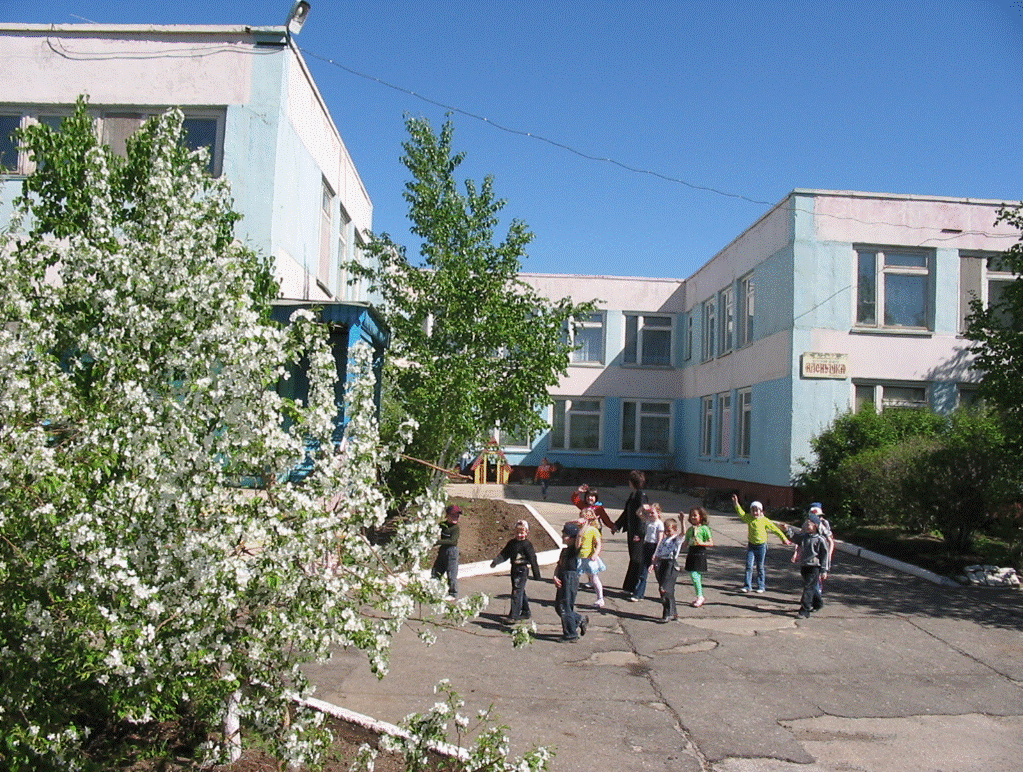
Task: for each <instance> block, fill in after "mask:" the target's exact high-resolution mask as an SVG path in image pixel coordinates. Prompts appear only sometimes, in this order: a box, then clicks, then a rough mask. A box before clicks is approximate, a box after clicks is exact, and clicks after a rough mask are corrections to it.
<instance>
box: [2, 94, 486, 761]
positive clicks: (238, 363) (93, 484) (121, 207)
mask: <svg viewBox="0 0 1023 772" xmlns="http://www.w3.org/2000/svg"><path fill="white" fill-rule="evenodd" d="M181 122H182V116H181V114H180V112H177V111H171V112H169V113H168V114H166V115H165V116H162V117H160V118H159V119H154V120H153V121H151V122H149V123H148V124H147V125H146V126H145V127H143V128H142V129H141V130H140V132H139V133H138V134H136V136H135V137H134V138H133V139H132V140H131V141H130V143H129V146H128V152H127V158H125V159H121V158H118V157H115V156H113V155H112V154H111V153H110V151H109V149H108V148H106V147H104V146H102V145H100V144H99V143H98V141H97V138H96V134H95V131H94V129H93V127H92V123H91V120H90V118H89V116H88V112H87V109H86V106H85V104H84V102H81V103H80V104H79V107H78V110H77V111H76V112H75V114H74V115H73V116H71V117H69V118H67V119H66V120H65V121H64V123H63V125H62V127H61V130H60V131H59V132H55V131H53V130H51V129H50V128H48V127H45V126H38V127H33V128H30V129H28V130H26V132H25V133H24V135H23V137H22V140H23V142H24V144H25V145H26V146H27V147H28V148H29V150H30V153H31V155H32V157H33V159H34V161H35V163H36V166H37V171H36V172H35V173H34V174H33V175H31V176H30V177H29V178H28V179H27V180H26V182H25V186H24V194H23V195H22V196H21V197H20V198H19V199H18V200H17V201H16V202H15V210H16V213H15V216H14V220H13V222H12V226H11V228H10V229H9V230H8V231H7V232H5V233H3V234H0V272H2V275H0V314H2V325H0V378H2V380H3V384H2V388H0V597H2V599H3V602H2V605H0V687H2V688H0V738H2V739H0V767H5V768H9V769H29V768H31V769H61V770H66V769H89V768H93V767H101V766H102V762H100V761H96V759H97V758H98V754H99V751H98V750H97V749H96V748H95V743H96V738H97V737H99V736H104V737H107V738H109V737H110V736H111V732H110V731H109V730H110V728H111V727H114V726H118V725H122V724H124V723H125V722H133V723H144V722H150V721H158V720H180V719H181V718H182V717H183V716H184V717H187V718H188V719H190V720H191V721H193V722H194V724H195V725H196V726H197V727H198V728H199V731H201V732H205V731H206V730H207V729H208V728H215V727H219V726H221V725H223V726H225V727H226V731H225V732H224V733H222V734H219V735H218V734H213V735H211V736H213V737H215V738H216V742H212V743H211V744H210V745H211V747H210V750H211V751H213V752H217V751H218V750H219V751H220V752H224V751H225V749H228V750H229V749H230V748H232V747H237V737H235V736H233V735H234V733H235V731H236V730H235V727H236V726H237V725H238V723H240V724H241V726H242V727H243V729H244V730H245V731H247V732H251V733H253V734H256V735H259V736H262V737H263V738H265V739H266V740H267V741H268V742H269V745H270V747H271V748H272V749H273V750H274V751H275V752H276V753H277V754H278V755H279V756H280V757H281V758H283V759H287V760H291V761H296V760H299V759H303V758H308V757H310V756H314V755H315V753H316V751H317V750H319V749H320V748H322V747H323V746H324V743H325V742H326V740H327V738H325V737H324V733H322V732H317V731H313V730H312V729H311V726H312V725H314V724H315V723H316V720H315V718H313V717H311V715H310V714H307V713H305V712H303V711H302V710H296V709H295V707H294V705H295V702H294V698H295V697H297V696H301V695H302V694H304V693H306V692H307V691H308V684H307V682H306V679H305V677H304V676H303V675H302V672H301V670H300V668H299V666H300V664H301V663H302V662H304V661H308V660H310V659H314V658H324V657H326V656H328V655H329V650H330V648H331V647H332V646H336V645H343V646H357V647H359V648H360V649H362V650H363V651H365V652H366V654H367V656H368V658H369V663H370V666H371V667H372V668H373V669H374V671H376V672H377V673H379V674H383V673H384V672H385V671H386V667H387V662H386V658H387V647H388V643H389V639H390V637H391V636H392V635H393V634H394V633H395V632H396V631H397V630H398V629H399V628H400V627H401V626H402V624H404V623H405V622H406V621H407V620H408V619H409V617H410V616H411V615H412V613H413V611H414V609H415V608H416V606H417V604H426V606H427V607H428V608H431V609H433V610H437V609H440V608H441V607H443V606H444V604H443V603H441V602H440V599H441V597H442V595H443V592H444V587H443V585H442V583H440V582H436V581H433V580H429V579H421V578H420V572H418V571H417V570H416V569H418V567H419V565H420V561H421V559H422V556H423V555H424V554H425V553H426V551H427V550H428V549H429V547H430V545H431V544H432V543H433V541H434V539H435V537H436V532H437V523H438V522H439V520H440V508H441V507H440V503H439V502H437V501H435V500H423V501H421V502H420V506H419V507H418V513H419V514H418V516H412V517H408V518H404V519H402V520H401V521H400V522H399V523H397V524H396V530H395V532H394V533H393V536H392V538H390V539H389V540H388V542H387V543H386V545H376V544H373V543H371V542H370V541H369V540H368V539H367V538H366V535H365V534H366V533H367V532H369V531H372V530H373V529H375V528H379V527H380V526H381V525H382V524H383V523H384V520H385V515H386V512H387V508H388V504H389V502H387V501H386V500H385V499H384V497H383V494H382V493H380V486H379V485H378V482H377V480H378V475H379V474H380V472H381V470H382V469H383V468H386V466H387V465H388V463H389V461H390V459H392V458H395V457H396V455H397V450H398V449H396V448H385V447H381V445H380V443H379V440H378V435H377V428H376V423H375V418H374V408H373V403H372V382H371V375H370V372H371V368H370V362H369V354H368V352H367V351H365V350H359V351H356V352H353V357H354V360H355V361H354V365H353V366H354V367H355V368H356V369H357V370H360V371H362V372H363V373H364V375H363V376H362V377H360V378H357V379H356V380H355V381H354V383H353V385H352V386H351V388H350V389H349V392H348V394H347V398H346V410H347V411H348V417H349V419H350V422H349V424H348V428H347V431H346V443H345V453H344V454H343V455H342V454H338V453H335V452H333V445H332V444H331V440H330V437H331V432H332V430H333V428H334V420H335V413H336V410H337V408H336V405H335V404H334V392H333V385H334V382H335V379H336V378H337V373H336V367H335V364H334V361H333V357H332V355H331V352H330V351H329V350H328V347H327V344H326V338H325V331H324V330H322V329H321V328H320V326H318V325H317V324H316V323H315V322H314V320H313V318H312V315H311V314H309V313H303V312H299V313H298V314H297V315H296V317H295V318H294V319H293V321H292V324H291V325H289V326H287V327H280V326H278V325H275V324H273V323H271V322H270V321H269V308H270V302H271V300H272V298H273V296H274V294H275V292H276V286H275V283H274V282H273V281H272V276H271V274H270V272H269V270H268V268H267V266H266V265H265V264H264V263H263V262H262V261H260V260H259V259H258V258H257V257H256V256H255V255H254V254H253V253H252V252H250V251H249V250H246V249H245V248H243V247H242V246H241V245H239V244H238V243H237V242H236V241H234V239H233V235H232V231H233V225H234V223H235V221H236V220H237V219H238V216H237V215H236V214H235V213H234V212H233V211H232V209H231V200H230V195H229V191H228V186H227V184H226V183H225V182H224V181H223V180H219V179H214V178H212V177H210V176H209V175H208V174H207V173H206V171H205V169H206V158H205V151H198V152H191V151H189V150H187V149H186V148H184V147H183V146H182V145H181V144H180V142H179V138H180V132H181ZM300 361H302V362H307V363H308V368H309V381H310V390H309V395H308V398H307V399H306V400H305V401H304V402H297V401H289V400H287V399H284V398H282V397H281V396H279V395H278V393H277V392H276V391H275V384H276V383H277V382H278V381H279V380H280V379H282V378H286V377H287V372H288V367H289V366H293V365H295V364H297V363H299V362H300ZM309 447H318V448H320V449H322V450H321V452H319V453H317V454H315V458H314V459H313V461H314V471H313V474H312V475H311V476H310V477H309V479H308V480H307V481H305V482H304V483H303V484H301V485H293V484H289V483H286V482H281V481H283V480H285V479H286V477H287V473H288V471H289V470H290V469H291V468H293V466H294V465H295V464H296V463H297V462H298V461H299V460H301V459H302V458H303V457H304V456H305V455H306V454H307V452H308V448H309ZM243 478H245V479H257V480H261V481H262V484H261V487H259V489H256V490H253V489H243V488H240V487H237V486H235V485H233V484H232V483H234V482H236V481H238V480H239V479H243ZM484 601H485V599H482V598H476V599H463V600H462V601H460V602H459V603H458V604H455V605H454V607H453V608H451V609H446V610H445V612H444V613H445V614H448V615H453V616H455V617H458V616H461V618H463V619H464V618H465V617H467V616H468V615H470V614H474V613H476V612H477V611H478V609H479V607H480V605H482V603H483V602H484ZM367 610H372V611H373V613H367Z"/></svg>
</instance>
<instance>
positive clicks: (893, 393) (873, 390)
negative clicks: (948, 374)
mask: <svg viewBox="0 0 1023 772" xmlns="http://www.w3.org/2000/svg"><path fill="white" fill-rule="evenodd" d="M855 392H856V393H855V403H856V404H855V406H856V412H857V413H858V412H859V411H860V410H862V409H864V408H865V407H866V406H867V405H871V406H872V407H873V408H874V409H875V410H877V411H878V412H881V411H882V410H895V409H912V408H923V407H927V406H928V402H927V386H925V385H921V384H912V385H902V384H881V383H857V384H856V385H855Z"/></svg>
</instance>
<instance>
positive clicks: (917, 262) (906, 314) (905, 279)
mask: <svg viewBox="0 0 1023 772" xmlns="http://www.w3.org/2000/svg"><path fill="white" fill-rule="evenodd" d="M856 255H857V278H856V324H858V325H860V326H863V327H902V328H909V329H928V324H929V319H930V303H929V301H928V296H929V288H930V258H929V256H928V254H927V253H926V252H909V251H897V250H889V251H881V250H874V249H859V250H857V251H856Z"/></svg>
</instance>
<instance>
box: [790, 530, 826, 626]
mask: <svg viewBox="0 0 1023 772" xmlns="http://www.w3.org/2000/svg"><path fill="white" fill-rule="evenodd" d="M820 525H821V519H820V518H819V517H818V516H817V515H814V514H809V515H807V516H806V521H805V522H804V523H803V529H802V530H801V531H800V530H797V529H796V528H793V527H792V526H789V528H788V530H789V532H790V533H791V534H792V540H793V541H794V542H795V543H796V551H795V552H794V553H792V562H793V563H796V564H798V565H799V573H800V575H801V576H802V577H803V594H802V596H801V597H800V600H799V613H798V614H796V616H797V617H798V618H799V619H807V618H808V617H809V616H810V613H811V612H813V611H820V610H821V608H823V607H824V599H823V598H822V597H821V591H820V580H821V579H827V578H828V569H830V568H831V561H830V559H829V556H828V542H827V540H826V539H825V538H824V537H823V536H822V535H821V534H820Z"/></svg>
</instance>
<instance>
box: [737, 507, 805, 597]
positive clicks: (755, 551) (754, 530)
mask: <svg viewBox="0 0 1023 772" xmlns="http://www.w3.org/2000/svg"><path fill="white" fill-rule="evenodd" d="M732 504H734V505H735V514H737V515H738V516H739V519H740V520H742V522H744V523H745V524H746V525H747V526H748V528H747V529H746V530H747V534H746V537H747V543H746V583H745V584H744V585H743V586H742V588H741V589H740V590H739V591H740V592H750V591H751V590H752V589H753V570H754V568H756V574H757V592H761V593H762V592H764V591H765V590H766V589H767V587H766V584H767V567H766V566H765V562H766V560H767V532H768V530H771V531H774V532H775V533H776V534H778V538H780V539H781V540H782V542H784V543H785V544H792V542H790V541H789V540H788V537H787V536H786V535H785V534H784V533H782V530H781V529H780V528H779V527H778V526H776V525H775V524H774V523H773V522H772V521H770V520H768V519H767V517H765V516H764V506H763V505H762V504H761V503H760V502H759V501H754V502H753V503H752V504H750V505H749V509H750V512H749V514H748V515H747V514H746V513H745V512H744V511H743V509H742V507H741V506H740V505H739V497H738V496H736V495H735V494H734V493H733V494H732Z"/></svg>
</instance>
